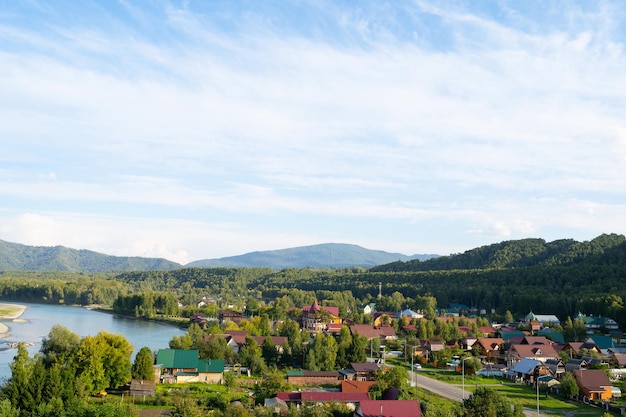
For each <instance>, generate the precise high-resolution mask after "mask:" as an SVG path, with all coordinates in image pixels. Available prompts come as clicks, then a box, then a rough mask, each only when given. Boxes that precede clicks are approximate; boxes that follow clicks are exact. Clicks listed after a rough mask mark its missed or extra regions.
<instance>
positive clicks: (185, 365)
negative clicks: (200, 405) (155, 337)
mask: <svg viewBox="0 0 626 417" xmlns="http://www.w3.org/2000/svg"><path fill="white" fill-rule="evenodd" d="M157 365H160V368H161V376H160V379H161V381H162V382H163V383H187V382H206V383H218V382H221V381H222V377H223V375H224V361H223V360H217V359H212V360H204V359H199V358H198V350H197V349H192V350H182V349H159V351H158V352H157Z"/></svg>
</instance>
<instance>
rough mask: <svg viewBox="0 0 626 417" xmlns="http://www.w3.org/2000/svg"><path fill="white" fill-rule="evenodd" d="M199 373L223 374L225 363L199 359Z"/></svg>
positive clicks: (219, 360)
mask: <svg viewBox="0 0 626 417" xmlns="http://www.w3.org/2000/svg"><path fill="white" fill-rule="evenodd" d="M198 372H208V373H222V372H224V361H223V360H222V359H199V360H198Z"/></svg>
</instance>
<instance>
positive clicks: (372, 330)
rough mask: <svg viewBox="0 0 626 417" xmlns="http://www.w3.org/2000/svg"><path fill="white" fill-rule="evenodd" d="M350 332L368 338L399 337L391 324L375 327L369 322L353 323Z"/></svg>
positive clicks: (390, 338) (391, 338)
mask: <svg viewBox="0 0 626 417" xmlns="http://www.w3.org/2000/svg"><path fill="white" fill-rule="evenodd" d="M350 333H351V334H352V335H355V334H358V335H359V336H361V337H365V338H367V340H372V339H376V338H378V339H380V340H381V341H386V340H395V339H397V338H398V336H397V335H396V331H395V330H394V328H393V327H391V326H389V325H381V326H378V327H373V326H370V325H369V324H353V325H351V326H350Z"/></svg>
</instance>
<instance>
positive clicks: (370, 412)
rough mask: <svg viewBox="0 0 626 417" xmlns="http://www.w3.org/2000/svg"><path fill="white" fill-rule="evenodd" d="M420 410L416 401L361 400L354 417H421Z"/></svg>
mask: <svg viewBox="0 0 626 417" xmlns="http://www.w3.org/2000/svg"><path fill="white" fill-rule="evenodd" d="M421 416H422V410H421V409H420V405H419V402H417V401H416V400H395V401H390V400H363V401H360V402H359V405H358V407H357V409H356V411H355V412H354V417H421Z"/></svg>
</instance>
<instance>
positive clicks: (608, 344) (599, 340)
mask: <svg viewBox="0 0 626 417" xmlns="http://www.w3.org/2000/svg"><path fill="white" fill-rule="evenodd" d="M589 339H591V340H589ZM589 341H593V342H594V343H595V344H596V345H598V348H600V349H601V350H604V349H610V348H612V347H614V346H615V343H614V342H613V339H612V338H611V336H600V335H593V336H590V337H589V338H588V339H587V340H586V342H589Z"/></svg>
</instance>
